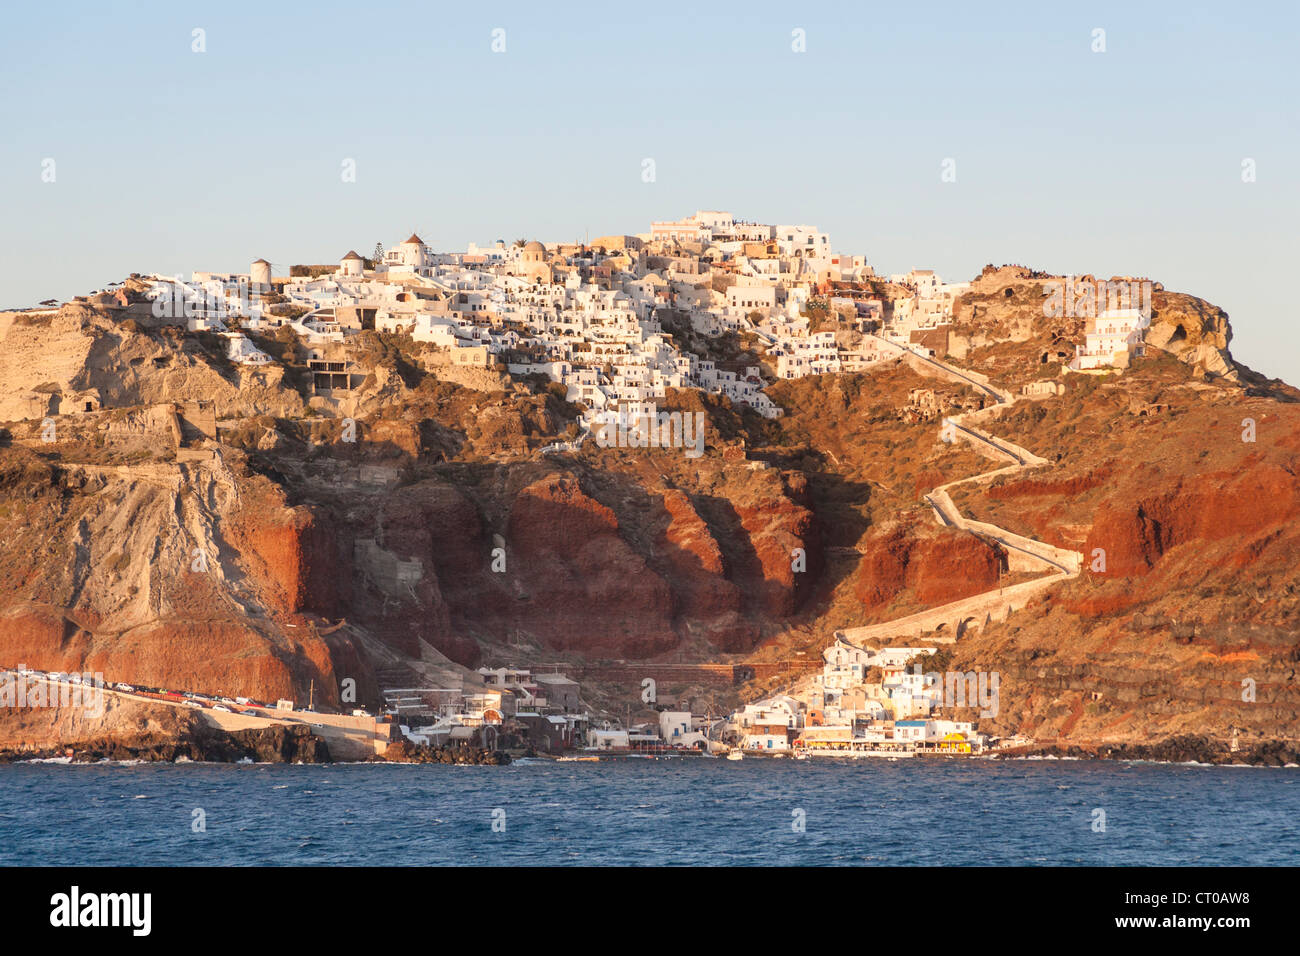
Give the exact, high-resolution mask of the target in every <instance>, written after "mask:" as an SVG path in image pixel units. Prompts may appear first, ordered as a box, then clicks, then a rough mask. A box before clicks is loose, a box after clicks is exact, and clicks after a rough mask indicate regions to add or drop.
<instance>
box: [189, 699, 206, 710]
mask: <svg viewBox="0 0 1300 956" xmlns="http://www.w3.org/2000/svg"><path fill="white" fill-rule="evenodd" d="M185 706H186V707H197V708H198V709H199V710H202V709H203V705H202V704H200V703H199V702H198V701H197V700H187V701H185Z"/></svg>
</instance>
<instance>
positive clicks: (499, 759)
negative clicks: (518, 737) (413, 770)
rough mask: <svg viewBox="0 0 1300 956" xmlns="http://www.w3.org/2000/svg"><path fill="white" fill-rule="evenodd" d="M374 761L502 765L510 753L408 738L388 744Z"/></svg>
mask: <svg viewBox="0 0 1300 956" xmlns="http://www.w3.org/2000/svg"><path fill="white" fill-rule="evenodd" d="M374 762H376V763H448V764H474V765H478V766H489V767H504V766H505V765H506V764H508V763H510V755H509V754H507V753H505V752H504V751H501V750H482V749H480V748H477V747H465V748H451V747H429V746H421V745H419V744H413V743H411V742H410V741H409V740H396V741H394V742H393V743H391V744H389V745H388V749H387V750H385V751H384V754H383V756H382V757H381V756H378V755H376V756H375V757H374Z"/></svg>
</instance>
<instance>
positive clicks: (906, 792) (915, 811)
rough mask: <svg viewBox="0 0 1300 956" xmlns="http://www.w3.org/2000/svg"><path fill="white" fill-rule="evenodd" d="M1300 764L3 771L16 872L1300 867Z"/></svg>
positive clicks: (6, 861) (530, 763)
mask: <svg viewBox="0 0 1300 956" xmlns="http://www.w3.org/2000/svg"><path fill="white" fill-rule="evenodd" d="M1298 819H1300V769H1297V768H1262V767H1209V766H1199V765H1175V764H1155V763H1141V762H1130V763H1121V762H1110V761H1075V760H1042V759H1039V760H1032V759H1028V760H1006V761H991V760H972V759H943V760H930V759H913V760H898V761H888V760H837V759H823V758H814V759H811V760H806V761H794V760H789V759H786V760H765V759H752V758H751V759H747V760H743V761H727V760H721V759H707V758H690V757H681V758H665V759H628V760H603V761H600V762H555V761H551V760H541V759H524V760H518V761H516V762H515V763H513V764H511V765H509V766H506V767H477V766H450V765H440V764H438V765H418V764H417V765H410V764H326V765H282V764H247V765H235V764H197V763H188V764H157V763H136V764H123V763H100V764H61V763H23V764H10V765H6V766H0V865H5V866H23V865H34V866H53V865H70V866H98V865H117V866H122V865H165V866H177V865H208V866H212V865H218V866H227V865H228V866H277V865H321V864H327V865H336V866H338V865H343V866H347V865H418V866H436V865H470V866H475V865H484V866H486V865H509V866H531V865H546V866H555V865H597V866H599V865H632V866H662V865H668V866H712V865H727V866H884V865H911V864H924V865H945V866H966V865H999V866H1000V865H1008V866H1011V865H1037V866H1075V865H1100V866H1131V865H1146V866H1175V865H1200V866H1219V865H1266V866H1267V865H1295V864H1297V863H1300V836H1298V829H1297V826H1296V821H1297V820H1298Z"/></svg>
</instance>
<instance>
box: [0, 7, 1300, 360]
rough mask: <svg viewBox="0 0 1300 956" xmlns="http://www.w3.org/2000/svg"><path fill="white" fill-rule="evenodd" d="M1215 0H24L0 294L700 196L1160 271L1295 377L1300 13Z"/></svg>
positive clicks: (917, 253) (10, 73)
mask: <svg viewBox="0 0 1300 956" xmlns="http://www.w3.org/2000/svg"><path fill="white" fill-rule="evenodd" d="M1217 6H1218V9H1214V8H1212V7H1210V6H1208V5H1207V6H1201V5H1197V4H1187V3H1169V4H1163V5H1156V4H1146V5H1139V4H1133V3H1104V2H1103V3H1097V2H1092V3H1074V4H1065V3H1052V4H1042V3H1014V4H1010V3H1009V4H982V3H981V4H976V3H970V2H960V3H934V4H919V3H905V4H904V3H891V4H866V3H835V4H820V3H815V2H809V3H801V4H791V3H772V4H765V3H745V4H736V3H717V4H711V5H707V6H706V5H702V4H696V3H689V4H680V5H666V4H637V3H631V4H599V5H592V6H591V7H589V8H585V9H579V8H577V7H576V6H574V7H568V6H566V5H563V4H546V3H536V2H533V3H527V4H513V3H500V4H491V5H475V4H455V5H450V4H448V5H442V4H425V3H421V4H414V3H412V4H404V3H386V4H383V5H382V6H370V5H366V4H361V3H351V4H333V3H319V2H317V3H310V4H302V5H295V6H293V7H290V6H288V5H285V6H283V7H282V6H281V5H279V4H271V3H242V2H225V0H223V2H220V3H199V4H181V3H136V4H125V3H122V4H110V5H100V4H89V3H80V4H58V3H45V4H23V5H10V6H7V8H6V10H5V13H4V29H3V32H2V33H0V76H2V77H3V97H0V130H3V134H2V138H0V221H2V222H3V229H2V230H0V232H2V237H0V254H3V259H4V263H5V266H4V270H3V272H2V273H0V307H6V306H15V305H22V304H29V303H32V302H35V301H37V300H39V299H42V298H46V297H50V296H55V297H59V298H67V297H70V296H71V295H73V294H76V293H78V292H84V291H87V290H89V289H91V288H95V287H98V286H101V285H102V284H104V283H106V282H109V281H111V280H113V279H118V278H121V277H123V276H124V275H126V274H127V273H129V272H132V271H159V272H166V273H175V272H183V273H188V272H190V271H191V270H193V269H212V270H220V271H246V270H247V268H248V263H249V262H250V261H251V260H252V259H253V258H256V257H258V256H262V257H265V258H267V259H270V260H271V261H272V262H273V263H274V264H275V265H276V266H277V267H283V266H284V265H286V264H288V263H291V262H329V261H334V260H336V259H338V258H339V257H340V256H341V255H342V254H343V253H344V252H346V251H347V250H348V249H349V248H355V249H356V250H357V251H359V252H361V253H363V254H369V252H370V251H371V250H372V249H373V248H374V245H375V243H376V242H377V241H382V242H383V243H384V244H385V245H391V244H393V243H395V242H397V241H400V240H401V239H403V238H405V237H406V235H407V234H408V233H410V232H411V230H412V229H416V230H418V231H419V232H420V235H421V236H422V237H423V238H424V239H425V240H426V241H427V242H429V243H431V244H432V245H434V246H435V247H440V248H455V249H459V248H463V247H464V244H465V243H466V242H468V241H471V240H473V241H477V242H480V243H486V242H489V241H491V240H493V239H496V238H498V237H500V238H505V239H508V240H509V239H514V238H516V237H519V236H528V237H537V238H542V239H546V240H556V239H574V238H580V237H581V236H582V235H583V234H584V232H586V231H588V230H589V231H590V234H591V235H593V236H594V235H598V234H601V233H616V232H629V233H630V232H637V231H645V230H646V229H648V227H649V222H650V221H651V219H655V218H675V217H677V216H681V215H686V214H689V213H691V212H693V211H694V210H696V209H697V208H712V209H728V210H730V211H732V212H734V213H735V214H736V215H738V216H742V217H745V218H750V219H758V220H760V221H779V222H806V223H811V224H815V225H817V226H819V227H821V228H822V229H825V230H826V231H828V232H829V233H830V234H831V239H832V241H833V242H834V244H835V246H836V248H837V249H839V250H840V251H845V252H853V253H860V254H864V255H866V256H867V258H868V261H869V262H871V263H873V264H874V265H875V266H876V268H877V270H878V271H885V272H889V271H904V270H906V269H909V268H913V267H916V268H926V267H930V268H934V269H936V270H938V271H939V272H940V274H941V275H943V276H944V277H945V278H953V279H965V278H970V277H971V276H973V275H974V274H976V273H977V272H978V271H979V269H980V268H981V267H982V266H983V265H984V264H985V263H988V262H993V263H1003V262H1020V263H1024V264H1026V265H1030V266H1034V267H1037V268H1041V269H1048V270H1052V271H1056V272H1075V273H1083V272H1093V273H1096V274H1098V275H1104V276H1110V275H1112V274H1128V273H1132V274H1145V275H1149V276H1151V277H1152V278H1155V279H1157V280H1159V281H1162V282H1164V283H1165V284H1166V286H1168V287H1169V288H1172V289H1177V290H1180V291H1186V292H1190V293H1193V294H1195V295H1199V296H1202V297H1204V298H1207V299H1209V300H1210V301H1212V302H1214V303H1215V304H1217V305H1219V306H1222V307H1223V308H1224V309H1225V310H1226V311H1227V312H1228V313H1229V315H1230V316H1231V319H1232V324H1233V328H1234V330H1235V333H1236V338H1235V339H1234V341H1233V346H1232V347H1233V353H1234V355H1236V357H1237V358H1238V359H1239V360H1241V361H1243V362H1245V363H1246V364H1248V365H1251V366H1253V367H1255V368H1257V369H1259V370H1260V371H1262V372H1265V373H1267V374H1270V375H1275V376H1281V377H1283V378H1286V379H1287V380H1288V381H1291V382H1293V383H1300V329H1297V322H1296V318H1297V317H1296V308H1295V305H1294V296H1293V293H1292V291H1291V290H1292V284H1291V277H1292V275H1293V274H1294V257H1295V253H1296V251H1297V242H1296V235H1297V215H1298V214H1300V181H1298V180H1297V175H1298V173H1300V125H1298V117H1297V109H1298V107H1297V104H1298V103H1300V96H1298V95H1297V94H1298V93H1300V68H1298V67H1297V56H1298V54H1297V50H1296V41H1297V37H1298V36H1300V30H1298V29H1297V28H1298V27H1300V14H1298V13H1297V5H1296V4H1294V3H1290V2H1285V3H1284V2H1275V3H1256V4H1251V3H1224V4H1219V5H1217ZM1048 7H1050V8H1051V9H1046V8H1048ZM195 28H201V29H203V30H204V31H205V41H206V52H204V53H194V52H192V50H191V46H192V43H193V39H192V31H193V30H194V29H195ZM496 28H502V29H504V30H505V43H506V51H505V52H504V53H493V52H492V49H491V44H492V31H493V30H494V29H496ZM1095 28H1102V29H1104V30H1105V31H1106V34H1105V42H1106V52H1104V53H1094V52H1092V45H1093V42H1094V41H1093V30H1094V29H1095ZM795 29H802V30H804V31H806V47H807V49H806V52H804V53H795V52H793V51H792V49H791V44H792V36H791V32H792V31H793V30H795ZM646 158H651V159H653V160H654V161H655V172H656V178H655V181H654V182H652V183H646V182H643V181H642V177H641V170H642V160H643V159H646ZM945 158H952V159H953V160H955V162H956V181H955V182H950V183H945V182H942V181H941V178H940V170H941V163H942V162H943V160H944V159H945ZM1246 158H1250V159H1253V160H1254V161H1255V163H1256V170H1257V172H1256V177H1257V178H1256V182H1254V183H1249V184H1246V183H1243V182H1242V176H1241V165H1242V161H1243V159H1246ZM46 159H53V160H54V161H55V167H54V171H55V181H54V182H52V183H46V182H42V180H41V175H42V162H43V160H46ZM345 159H353V160H355V162H356V182H352V183H345V182H343V181H342V178H341V171H342V165H341V164H342V163H343V161H344V160H345Z"/></svg>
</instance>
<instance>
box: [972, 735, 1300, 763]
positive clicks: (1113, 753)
mask: <svg viewBox="0 0 1300 956" xmlns="http://www.w3.org/2000/svg"><path fill="white" fill-rule="evenodd" d="M994 756H995V757H998V758H1001V759H1013V758H1014V757H1026V756H1033V757H1059V758H1065V757H1073V758H1078V759H1083V760H1151V761H1156V762H1159V763H1202V764H1217V765H1224V766H1231V765H1237V766H1250V767H1285V766H1287V765H1292V766H1295V765H1300V744H1296V743H1293V742H1290V741H1283V740H1270V741H1266V742H1264V743H1260V744H1254V745H1252V746H1250V747H1245V746H1243V747H1240V748H1239V749H1238V750H1235V751H1234V750H1232V748H1231V746H1230V745H1229V743H1228V742H1227V741H1225V740H1216V739H1214V738H1211V737H1206V736H1201V735H1197V734H1186V735H1183V736H1180V737H1170V738H1168V739H1167V740H1162V741H1160V742H1159V743H1154V744H1127V743H1122V744H1096V745H1089V746H1076V745H1069V746H1065V747H1062V746H1058V745H1053V746H1048V747H1031V748H1027V749H1025V750H1017V751H1016V752H1015V754H1014V755H1013V754H997V753H995V754H994Z"/></svg>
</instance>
